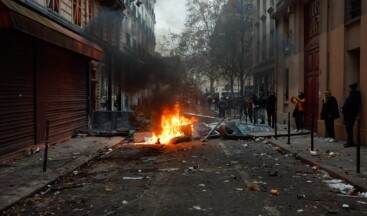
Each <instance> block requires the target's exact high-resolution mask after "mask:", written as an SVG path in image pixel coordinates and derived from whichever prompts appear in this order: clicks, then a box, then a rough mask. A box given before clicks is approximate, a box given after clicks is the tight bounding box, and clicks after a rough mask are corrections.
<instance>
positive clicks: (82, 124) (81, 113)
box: [39, 45, 88, 143]
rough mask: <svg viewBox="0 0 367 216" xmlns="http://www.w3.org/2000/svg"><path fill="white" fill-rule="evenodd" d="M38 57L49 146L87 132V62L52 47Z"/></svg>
mask: <svg viewBox="0 0 367 216" xmlns="http://www.w3.org/2000/svg"><path fill="white" fill-rule="evenodd" d="M39 55H40V58H39V59H40V63H39V67H40V73H41V74H43V76H42V77H39V81H40V83H44V85H45V86H44V87H43V88H45V89H44V90H45V94H44V96H45V99H46V100H45V113H46V116H45V118H46V119H48V120H50V131H49V133H50V142H51V143H55V142H57V141H60V140H62V139H65V138H68V137H70V136H72V134H73V133H74V132H75V131H78V130H84V129H87V126H88V113H87V110H88V102H87V99H88V95H87V93H88V91H87V89H88V88H87V80H88V79H87V70H88V63H87V59H86V58H84V57H82V56H80V55H78V54H75V53H72V52H70V51H67V50H63V49H60V48H57V47H54V46H47V45H45V46H42V47H41V52H40V53H39ZM43 60H45V61H43ZM41 88H42V87H41ZM43 125H44V124H43Z"/></svg>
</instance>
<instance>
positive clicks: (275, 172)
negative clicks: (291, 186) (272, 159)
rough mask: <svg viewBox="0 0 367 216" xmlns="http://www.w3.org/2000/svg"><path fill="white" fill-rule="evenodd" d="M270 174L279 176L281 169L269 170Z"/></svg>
mask: <svg viewBox="0 0 367 216" xmlns="http://www.w3.org/2000/svg"><path fill="white" fill-rule="evenodd" d="M268 176H279V171H278V170H275V171H268Z"/></svg>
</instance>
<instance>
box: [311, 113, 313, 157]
mask: <svg viewBox="0 0 367 216" xmlns="http://www.w3.org/2000/svg"><path fill="white" fill-rule="evenodd" d="M313 130H314V121H313V113H311V151H313V147H314V140H313Z"/></svg>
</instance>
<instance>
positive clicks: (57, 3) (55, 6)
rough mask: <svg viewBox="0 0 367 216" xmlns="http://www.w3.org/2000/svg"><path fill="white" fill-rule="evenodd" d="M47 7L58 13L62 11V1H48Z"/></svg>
mask: <svg viewBox="0 0 367 216" xmlns="http://www.w3.org/2000/svg"><path fill="white" fill-rule="evenodd" d="M46 5H47V7H48V8H49V9H51V10H53V11H55V12H57V13H58V12H59V9H60V0H46Z"/></svg>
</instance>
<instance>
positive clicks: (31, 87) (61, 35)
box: [0, 0, 155, 156]
mask: <svg viewBox="0 0 367 216" xmlns="http://www.w3.org/2000/svg"><path fill="white" fill-rule="evenodd" d="M154 3H155V1H154V0H151V1H149V0H145V1H130V0H125V1H120V0H103V1H97V0H1V1H0V44H1V47H2V50H3V51H4V52H6V53H4V55H2V58H1V59H0V65H1V66H2V67H3V69H2V70H1V72H0V104H1V105H0V119H1V120H0V156H1V155H6V154H9V153H12V152H16V151H18V150H21V149H24V148H28V147H31V146H34V145H37V144H41V143H44V141H45V132H46V122H47V121H49V142H50V143H56V142H59V141H62V140H64V139H68V138H70V137H71V136H72V135H73V134H74V133H75V132H76V131H80V130H88V129H90V127H91V119H92V117H93V114H94V111H96V110H98V106H100V100H99V98H102V97H103V96H102V95H104V93H103V90H102V86H103V84H102V83H105V84H106V86H103V88H104V89H107V90H108V93H107V97H106V100H109V101H110V102H111V105H106V106H110V107H109V108H110V110H113V109H115V108H112V101H113V99H115V98H116V99H115V101H117V100H120V102H121V101H123V100H122V99H121V98H122V95H123V90H124V89H123V88H122V87H121V86H122V84H121V83H122V81H121V80H122V78H123V77H124V74H126V73H127V72H128V71H134V70H135V69H136V67H139V64H137V63H136V62H138V61H140V60H141V59H143V60H144V59H146V58H148V56H149V55H150V54H152V53H153V50H154V46H155V39H154V34H153V32H154V31H153V30H154V23H155V20H154V19H155V18H154V10H153V8H154ZM133 5H135V6H140V8H143V7H144V8H145V9H140V10H144V11H145V12H144V13H143V12H140V13H137V12H136V11H135V15H134V17H131V18H129V19H132V20H134V22H135V24H131V29H128V28H127V27H126V25H127V24H126V23H125V22H124V20H125V16H127V15H126V14H125V13H134V9H133V8H134V7H135V6H133ZM143 5H144V6H143ZM142 6H143V7H142ZM139 14H140V15H139ZM143 16H144V19H143V18H142V17H143ZM143 20H146V21H143ZM129 22H130V21H129ZM134 22H133V23H134ZM137 23H139V25H138V24H137ZM129 25H130V24H129ZM94 27H96V28H94ZM126 29H128V31H126ZM126 32H131V33H126ZM147 32H149V33H147ZM128 34H130V35H132V36H131V38H130V39H127V38H129V36H128ZM134 41H135V42H134ZM128 44H131V45H130V47H131V49H130V50H129V45H128ZM134 44H135V45H134ZM131 62H132V63H131ZM140 63H141V64H143V63H144V62H140ZM125 77H126V76H125ZM121 104H122V102H121ZM116 106H117V107H118V106H119V105H118V104H117V105H116ZM122 106H123V105H120V107H118V108H117V109H118V110H122Z"/></svg>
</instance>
